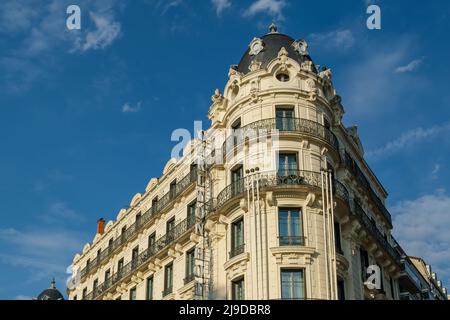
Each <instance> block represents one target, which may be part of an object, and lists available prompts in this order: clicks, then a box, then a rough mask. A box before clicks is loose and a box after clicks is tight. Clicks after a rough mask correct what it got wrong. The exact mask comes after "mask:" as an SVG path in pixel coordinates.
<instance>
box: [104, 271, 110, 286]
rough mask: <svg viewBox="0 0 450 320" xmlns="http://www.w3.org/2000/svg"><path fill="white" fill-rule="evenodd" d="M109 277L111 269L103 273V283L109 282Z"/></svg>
mask: <svg viewBox="0 0 450 320" xmlns="http://www.w3.org/2000/svg"><path fill="white" fill-rule="evenodd" d="M110 277H111V269H108V270H106V271H105V283H108V282H109V278H110Z"/></svg>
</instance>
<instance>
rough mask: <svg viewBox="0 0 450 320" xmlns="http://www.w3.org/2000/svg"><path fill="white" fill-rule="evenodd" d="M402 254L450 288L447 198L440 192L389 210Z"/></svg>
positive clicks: (448, 210)
mask: <svg viewBox="0 0 450 320" xmlns="http://www.w3.org/2000/svg"><path fill="white" fill-rule="evenodd" d="M390 211H391V213H392V214H393V217H394V221H393V224H394V226H395V227H394V234H395V236H396V237H397V240H398V241H399V242H400V244H401V245H402V247H404V249H405V251H406V252H407V253H408V254H409V255H412V256H418V257H422V258H423V259H424V260H425V261H426V262H427V263H429V264H430V265H431V266H432V267H433V269H434V270H435V271H436V272H437V273H438V276H439V277H440V278H441V279H442V280H444V282H445V284H446V285H450V232H449V230H450V214H449V213H450V196H449V195H448V194H447V193H446V192H445V191H443V190H438V191H436V192H435V193H433V194H428V195H424V196H421V197H419V198H417V199H414V200H408V201H401V202H399V203H397V204H396V205H394V206H393V207H392V208H391V209H390Z"/></svg>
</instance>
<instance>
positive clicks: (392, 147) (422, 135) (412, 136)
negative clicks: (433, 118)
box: [366, 122, 450, 160]
mask: <svg viewBox="0 0 450 320" xmlns="http://www.w3.org/2000/svg"><path fill="white" fill-rule="evenodd" d="M449 130H450V122H449V123H446V124H444V125H440V126H433V127H431V128H425V129H424V128H416V129H413V130H409V131H407V132H405V133H403V134H401V135H400V137H398V138H396V139H394V140H392V141H389V142H388V143H386V144H385V145H384V146H382V147H380V148H378V149H374V150H369V151H368V152H367V153H366V156H367V157H368V158H370V159H372V160H376V159H379V158H382V157H386V156H388V155H391V154H392V153H395V152H398V151H400V150H402V149H403V148H406V147H408V146H410V145H412V144H413V143H417V142H419V141H423V140H426V139H431V138H433V137H435V136H437V135H438V134H440V133H442V132H446V131H449Z"/></svg>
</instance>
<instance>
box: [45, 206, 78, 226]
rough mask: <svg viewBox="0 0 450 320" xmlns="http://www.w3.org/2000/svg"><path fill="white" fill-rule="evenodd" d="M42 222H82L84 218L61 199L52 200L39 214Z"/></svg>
mask: <svg viewBox="0 0 450 320" xmlns="http://www.w3.org/2000/svg"><path fill="white" fill-rule="evenodd" d="M40 218H42V220H43V221H44V222H47V223H52V224H66V223H73V222H82V221H84V220H85V218H84V216H82V215H81V214H79V213H78V212H76V211H75V210H74V209H72V208H70V207H69V205H68V204H67V203H65V202H63V201H55V202H52V203H51V204H50V206H49V208H48V210H47V211H46V212H45V213H44V214H43V215H41V216H40Z"/></svg>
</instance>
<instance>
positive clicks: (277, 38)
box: [237, 33, 315, 74]
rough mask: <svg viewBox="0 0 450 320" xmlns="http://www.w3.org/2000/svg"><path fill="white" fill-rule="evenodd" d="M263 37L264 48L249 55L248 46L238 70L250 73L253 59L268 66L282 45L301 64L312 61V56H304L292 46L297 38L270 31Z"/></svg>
mask: <svg viewBox="0 0 450 320" xmlns="http://www.w3.org/2000/svg"><path fill="white" fill-rule="evenodd" d="M261 39H262V41H263V42H264V50H263V51H261V52H260V53H259V54H258V55H256V56H251V55H249V52H250V48H248V49H247V51H246V52H245V54H244V56H243V57H242V59H241V62H239V65H238V67H237V71H239V72H240V73H243V74H247V73H249V72H250V70H249V66H250V64H251V63H252V61H253V60H256V61H258V62H261V63H262V64H261V68H265V67H267V65H268V64H269V63H270V62H271V61H272V60H273V59H275V58H277V57H278V52H280V50H281V48H282V47H284V48H285V49H286V50H287V52H288V56H289V58H291V59H294V60H295V61H297V62H298V63H300V64H301V63H302V62H304V61H307V60H309V61H312V59H311V57H310V56H302V55H300V54H299V53H297V52H296V51H295V50H294V47H293V46H292V43H294V41H295V40H294V39H292V38H291V37H289V36H287V35H285V34H281V33H269V34H266V35H265V36H263V37H262V38H261ZM313 69H314V70H315V67H313Z"/></svg>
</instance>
